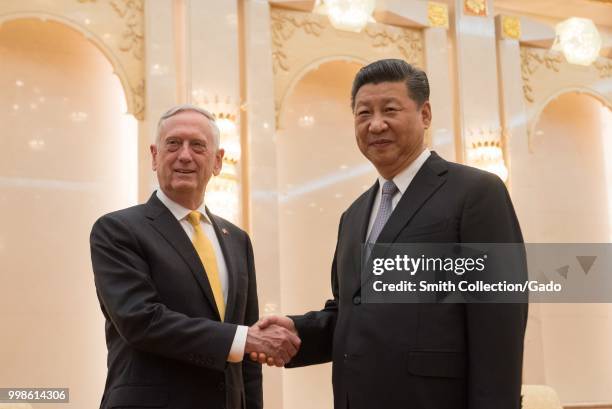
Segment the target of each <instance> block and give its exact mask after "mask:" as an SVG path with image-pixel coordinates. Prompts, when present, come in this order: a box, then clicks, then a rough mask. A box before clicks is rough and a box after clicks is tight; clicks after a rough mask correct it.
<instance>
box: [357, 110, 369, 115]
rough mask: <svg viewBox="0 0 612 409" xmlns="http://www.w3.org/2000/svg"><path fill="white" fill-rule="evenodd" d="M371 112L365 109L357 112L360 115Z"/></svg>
mask: <svg viewBox="0 0 612 409" xmlns="http://www.w3.org/2000/svg"><path fill="white" fill-rule="evenodd" d="M369 113H370V111H366V110H363V111H358V112H357V115H358V116H363V115H367V114H369Z"/></svg>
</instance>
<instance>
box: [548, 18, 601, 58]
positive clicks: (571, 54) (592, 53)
mask: <svg viewBox="0 0 612 409" xmlns="http://www.w3.org/2000/svg"><path fill="white" fill-rule="evenodd" d="M555 31H556V38H555V43H554V44H553V46H552V49H553V50H555V51H561V52H562V53H563V55H564V56H565V59H566V60H567V62H569V63H570V64H578V65H590V64H591V63H592V62H593V61H595V60H596V59H597V57H599V51H600V50H601V36H600V35H599V32H598V31H597V27H595V24H593V22H592V21H591V20H589V19H587V18H579V17H571V18H568V19H567V20H565V21H562V22H560V23H559V24H557V26H556V27H555Z"/></svg>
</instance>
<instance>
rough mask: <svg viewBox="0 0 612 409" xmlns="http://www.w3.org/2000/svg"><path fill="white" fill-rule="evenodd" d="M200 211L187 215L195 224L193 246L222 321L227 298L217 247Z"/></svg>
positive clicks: (193, 224)
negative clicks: (222, 284) (203, 223)
mask: <svg viewBox="0 0 612 409" xmlns="http://www.w3.org/2000/svg"><path fill="white" fill-rule="evenodd" d="M201 216H202V215H201V214H200V212H196V211H193V212H191V213H189V215H188V216H187V220H188V221H189V223H191V225H192V226H193V230H194V235H193V240H192V241H193V247H195V249H196V251H197V253H198V256H200V260H202V264H203V265H204V270H206V275H207V276H208V282H209V283H210V287H211V288H212V292H213V295H214V296H215V302H216V303H217V308H218V309H219V315H220V316H221V321H223V320H224V319H225V300H224V299H223V290H222V289H221V280H220V279H219V268H218V267H217V257H216V256H215V249H214V248H213V245H212V243H211V241H210V240H209V238H208V237H206V234H204V230H202V225H201V224H200V217H201Z"/></svg>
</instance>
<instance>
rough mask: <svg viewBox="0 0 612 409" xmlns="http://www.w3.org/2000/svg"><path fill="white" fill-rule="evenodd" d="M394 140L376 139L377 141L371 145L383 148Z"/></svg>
mask: <svg viewBox="0 0 612 409" xmlns="http://www.w3.org/2000/svg"><path fill="white" fill-rule="evenodd" d="M391 142H392V141H391V140H390V139H376V140H375V141H372V142H370V146H372V147H374V148H383V147H385V146H387V145H389V144H390V143H391Z"/></svg>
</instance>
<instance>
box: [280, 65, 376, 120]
mask: <svg viewBox="0 0 612 409" xmlns="http://www.w3.org/2000/svg"><path fill="white" fill-rule="evenodd" d="M333 61H347V62H356V63H358V64H361V65H366V64H367V63H368V62H369V61H367V60H364V59H363V58H360V57H355V56H350V55H333V56H325V57H321V58H319V59H317V60H315V61H311V62H310V63H308V64H307V65H306V66H305V67H302V68H301V69H299V70H298V71H297V73H296V75H295V76H294V77H293V78H292V79H291V82H290V83H289V84H288V86H287V88H286V90H285V93H284V94H283V95H282V97H281V99H280V101H279V105H278V106H279V108H278V110H277V118H276V123H277V127H278V128H282V127H283V113H284V111H283V107H284V106H285V101H286V99H287V98H288V97H289V96H290V95H291V94H292V93H293V90H294V89H295V87H296V85H297V84H299V82H300V81H301V80H302V79H303V78H304V77H305V76H307V75H308V74H309V73H310V72H312V71H314V70H316V69H318V68H319V67H320V66H321V65H323V64H326V63H329V62H333Z"/></svg>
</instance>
